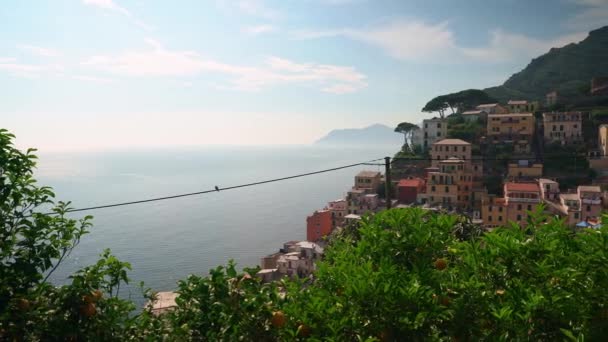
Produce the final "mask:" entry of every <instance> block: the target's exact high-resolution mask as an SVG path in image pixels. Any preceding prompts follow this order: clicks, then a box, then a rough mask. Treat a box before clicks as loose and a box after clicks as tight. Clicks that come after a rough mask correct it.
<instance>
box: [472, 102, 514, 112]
mask: <svg viewBox="0 0 608 342" xmlns="http://www.w3.org/2000/svg"><path fill="white" fill-rule="evenodd" d="M475 109H477V110H482V111H484V112H486V113H488V114H506V113H508V112H509V110H508V109H507V108H505V107H503V106H501V105H499V104H498V103H485V104H480V105H479V106H477V107H475Z"/></svg>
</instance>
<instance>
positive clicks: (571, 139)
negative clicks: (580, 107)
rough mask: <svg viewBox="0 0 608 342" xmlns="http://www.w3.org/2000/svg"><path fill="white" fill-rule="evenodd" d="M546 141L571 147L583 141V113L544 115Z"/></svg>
mask: <svg viewBox="0 0 608 342" xmlns="http://www.w3.org/2000/svg"><path fill="white" fill-rule="evenodd" d="M543 126H544V129H545V141H546V142H548V143H561V144H562V145H571V144H577V143H581V142H582V141H583V113H581V112H552V113H543Z"/></svg>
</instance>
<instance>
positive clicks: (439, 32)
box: [294, 20, 455, 60]
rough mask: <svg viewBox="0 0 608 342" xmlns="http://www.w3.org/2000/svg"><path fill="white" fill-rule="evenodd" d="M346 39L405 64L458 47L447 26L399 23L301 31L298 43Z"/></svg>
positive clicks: (443, 24)
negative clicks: (373, 26) (316, 39)
mask: <svg viewBox="0 0 608 342" xmlns="http://www.w3.org/2000/svg"><path fill="white" fill-rule="evenodd" d="M335 36H343V37H347V38H350V39H353V40H357V41H361V42H364V43H367V44H370V45H373V46H375V47H378V48H380V49H382V50H384V51H385V52H386V53H387V54H389V55H390V56H392V57H394V58H397V59H402V60H419V59H426V58H428V57H429V56H433V55H436V54H439V53H441V52H442V51H445V50H446V49H450V48H453V47H454V46H455V44H454V39H453V34H452V32H451V31H449V30H448V29H447V23H439V24H435V25H432V24H427V23H425V22H422V21H405V20H398V21H394V22H390V23H387V24H385V25H382V26H378V27H375V28H370V29H339V30H327V31H299V32H296V33H295V35H294V37H295V38H297V39H314V38H326V37H335Z"/></svg>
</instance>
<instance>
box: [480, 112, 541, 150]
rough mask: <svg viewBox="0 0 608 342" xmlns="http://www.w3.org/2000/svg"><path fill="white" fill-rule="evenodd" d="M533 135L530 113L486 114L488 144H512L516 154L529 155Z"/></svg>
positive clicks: (532, 119)
mask: <svg viewBox="0 0 608 342" xmlns="http://www.w3.org/2000/svg"><path fill="white" fill-rule="evenodd" d="M533 135H534V115H533V114H532V113H509V114H488V123H487V137H488V140H489V141H488V143H493V144H513V147H514V150H515V152H517V153H529V152H530V145H531V143H532V139H533Z"/></svg>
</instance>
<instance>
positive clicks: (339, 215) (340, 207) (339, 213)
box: [325, 199, 348, 228]
mask: <svg viewBox="0 0 608 342" xmlns="http://www.w3.org/2000/svg"><path fill="white" fill-rule="evenodd" d="M325 209H326V210H329V211H331V218H332V225H333V228H336V227H339V226H341V225H342V224H343V223H344V217H345V216H346V215H348V202H346V200H345V199H339V200H335V201H331V202H329V203H327V207H326V208H325Z"/></svg>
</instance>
